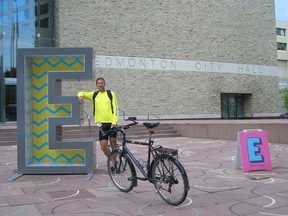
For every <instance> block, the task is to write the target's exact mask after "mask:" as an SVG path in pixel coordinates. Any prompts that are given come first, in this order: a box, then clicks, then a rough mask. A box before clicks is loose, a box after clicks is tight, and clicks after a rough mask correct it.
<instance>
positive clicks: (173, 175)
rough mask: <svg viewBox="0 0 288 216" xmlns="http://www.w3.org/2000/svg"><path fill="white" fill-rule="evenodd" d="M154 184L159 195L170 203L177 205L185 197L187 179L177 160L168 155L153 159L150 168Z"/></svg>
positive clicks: (187, 184)
mask: <svg viewBox="0 0 288 216" xmlns="http://www.w3.org/2000/svg"><path fill="white" fill-rule="evenodd" d="M151 174H152V178H153V179H155V181H154V186H155V188H156V192H157V193H158V194H159V195H160V197H161V198H162V199H163V200H164V201H165V202H167V203H169V204H170V205H179V204H181V203H182V202H183V201H184V200H185V199H186V197H187V193H188V190H189V181H188V177H187V174H186V172H185V170H184V168H183V166H182V165H181V164H180V162H179V161H178V160H176V159H175V158H173V157H171V156H169V155H160V156H159V157H157V158H156V159H155V161H154V162H153V165H152V170H151Z"/></svg>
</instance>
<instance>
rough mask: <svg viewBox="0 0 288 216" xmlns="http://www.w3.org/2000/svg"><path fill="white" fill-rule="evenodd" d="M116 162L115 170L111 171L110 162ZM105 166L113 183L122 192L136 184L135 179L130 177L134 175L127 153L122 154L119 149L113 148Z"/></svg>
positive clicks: (133, 168) (129, 189)
mask: <svg viewBox="0 0 288 216" xmlns="http://www.w3.org/2000/svg"><path fill="white" fill-rule="evenodd" d="M114 161H115V163H116V164H117V165H116V167H115V170H114V171H112V170H111V167H112V164H114ZM107 168H108V173H109V176H110V178H111V180H112V182H113V184H114V185H115V186H116V187H117V188H118V189H119V190H120V191H122V192H129V191H131V190H132V189H133V187H134V186H135V185H136V182H135V181H136V180H135V179H133V178H131V177H133V176H135V175H136V174H135V167H134V165H133V163H132V161H131V160H130V158H128V156H127V155H125V154H123V153H122V152H121V151H119V150H114V151H112V152H111V154H110V155H109V157H108V159H107Z"/></svg>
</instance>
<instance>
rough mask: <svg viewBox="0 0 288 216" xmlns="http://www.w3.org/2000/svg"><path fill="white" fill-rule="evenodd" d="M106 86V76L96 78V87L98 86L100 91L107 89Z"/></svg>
mask: <svg viewBox="0 0 288 216" xmlns="http://www.w3.org/2000/svg"><path fill="white" fill-rule="evenodd" d="M105 86H106V83H105V80H104V78H102V77H99V78H98V79H96V87H97V88H98V90H99V91H100V92H103V91H105Z"/></svg>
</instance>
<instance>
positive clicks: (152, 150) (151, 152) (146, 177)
mask: <svg viewBox="0 0 288 216" xmlns="http://www.w3.org/2000/svg"><path fill="white" fill-rule="evenodd" d="M149 134H150V136H149V141H148V142H139V141H133V140H126V137H125V136H126V135H125V133H122V135H123V143H122V146H123V152H124V154H127V155H128V156H129V158H130V159H131V160H132V161H133V163H134V164H135V165H136V166H137V167H138V169H139V170H140V172H141V173H142V174H143V176H144V179H143V178H140V177H137V178H138V179H142V180H149V171H150V168H151V166H150V165H151V155H152V156H153V158H154V157H155V155H157V152H156V151H155V148H153V146H152V145H153V143H154V141H153V140H152V136H151V134H152V130H150V133H149ZM126 143H130V144H136V145H142V146H148V158H147V165H146V166H147V167H146V168H147V172H146V171H145V170H144V168H143V166H142V164H141V163H140V162H139V161H138V160H137V159H136V157H135V156H134V155H133V154H132V153H131V151H130V150H129V148H128V147H127V146H126Z"/></svg>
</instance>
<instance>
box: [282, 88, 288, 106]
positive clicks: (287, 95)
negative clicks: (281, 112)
mask: <svg viewBox="0 0 288 216" xmlns="http://www.w3.org/2000/svg"><path fill="white" fill-rule="evenodd" d="M283 100H284V104H283V106H284V108H286V109H287V110H288V88H284V89H283Z"/></svg>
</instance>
